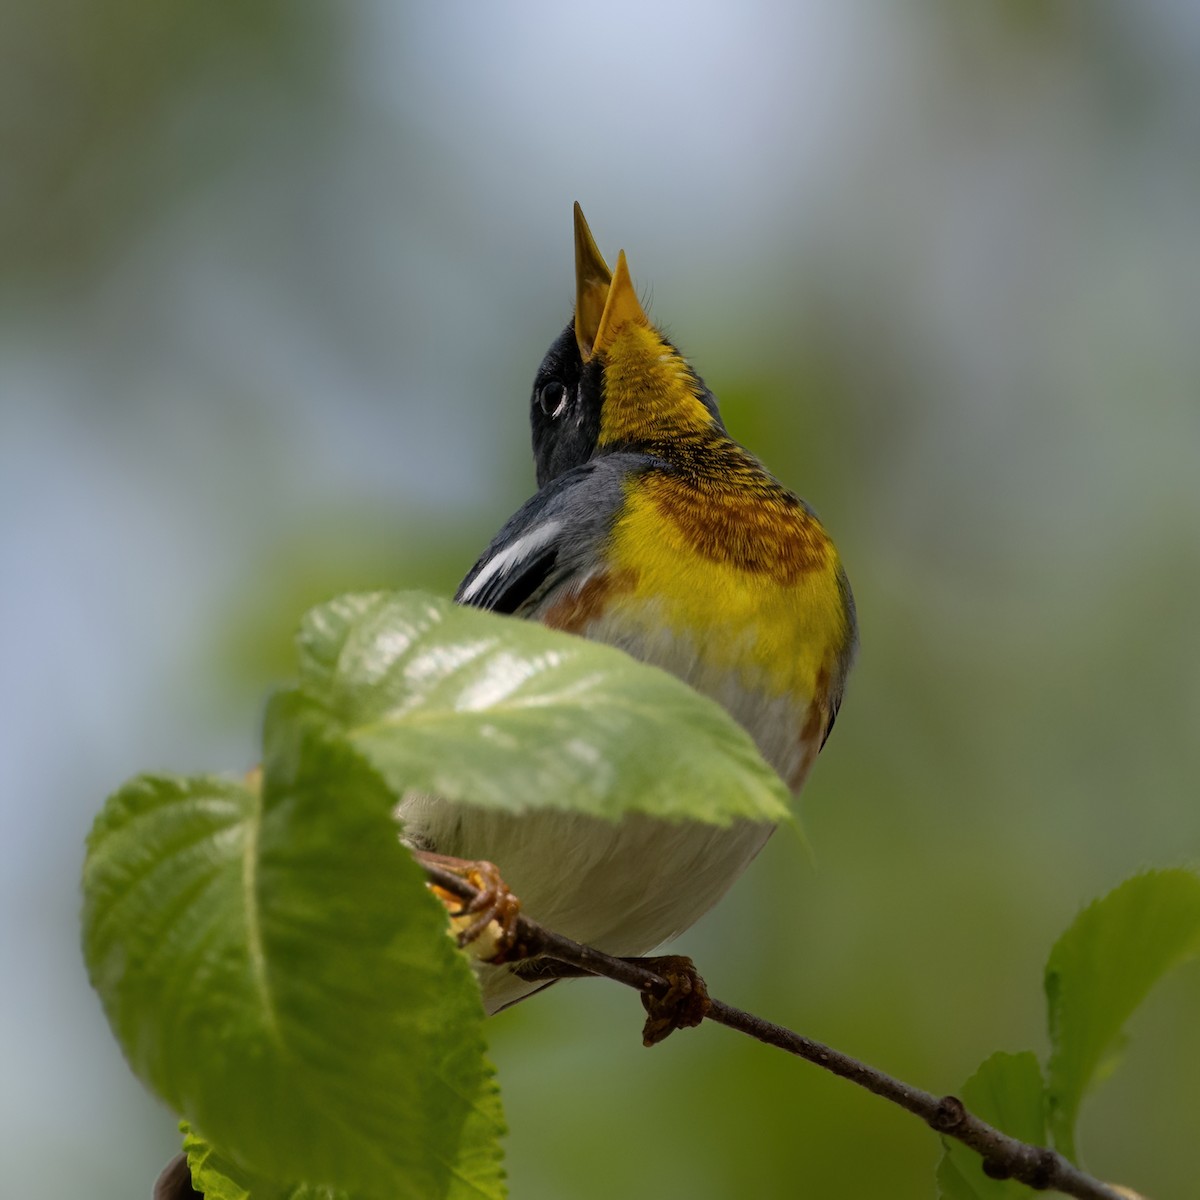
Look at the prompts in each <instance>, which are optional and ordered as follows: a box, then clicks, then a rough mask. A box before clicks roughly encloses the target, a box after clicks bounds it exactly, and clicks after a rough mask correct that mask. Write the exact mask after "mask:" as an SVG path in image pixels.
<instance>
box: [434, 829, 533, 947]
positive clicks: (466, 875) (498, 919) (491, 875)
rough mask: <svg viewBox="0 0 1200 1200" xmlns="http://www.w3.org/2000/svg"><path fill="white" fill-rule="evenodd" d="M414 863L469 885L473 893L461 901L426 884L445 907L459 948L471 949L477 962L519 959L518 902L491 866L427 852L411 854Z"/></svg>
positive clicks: (439, 888) (519, 908)
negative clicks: (477, 959)
mask: <svg viewBox="0 0 1200 1200" xmlns="http://www.w3.org/2000/svg"><path fill="white" fill-rule="evenodd" d="M414 854H415V855H416V858H417V861H418V862H422V863H426V864H427V865H429V866H435V867H440V868H441V869H442V870H443V871H449V872H451V873H452V874H454V875H457V876H458V877H459V878H460V879H463V880H465V881H466V882H467V883H469V884H470V885H471V886H472V887H473V888H474V889H475V891H476V895H475V897H474V899H472V900H470V901H465V900H463V898H462V897H461V896H457V895H455V894H454V893H453V892H450V891H448V890H447V889H446V888H442V887H438V885H437V884H436V883H432V882H431V883H430V884H429V888H430V890H431V891H432V892H433V893H434V895H435V896H437V898H438V899H439V900H441V902H442V903H443V904H444V905H445V906H446V911H447V912H448V913H449V914H450V924H451V927H452V928H453V930H454V935H455V939H456V940H457V942H458V944H459V946H462V947H467V946H470V947H471V948H472V953H474V954H475V955H476V956H477V957H478V958H480V959H482V961H484V962H489V963H497V964H498V963H503V962H508V961H510V960H511V959H512V958H520V957H522V955H521V954H519V953H514V951H515V950H516V949H517V923H518V920H519V918H520V915H521V901H520V900H519V899H517V897H516V896H514V895H513V893H512V892H511V891H510V890H509V887H508V884H506V883H505V882H504V878H503V876H501V874H500V870H499V868H498V867H497V866H496V865H495V863H490V862H486V861H484V860H478V861H472V860H470V859H465V858H451V857H450V856H448V855H445V854H433V853H432V852H430V851H428V850H416V851H414Z"/></svg>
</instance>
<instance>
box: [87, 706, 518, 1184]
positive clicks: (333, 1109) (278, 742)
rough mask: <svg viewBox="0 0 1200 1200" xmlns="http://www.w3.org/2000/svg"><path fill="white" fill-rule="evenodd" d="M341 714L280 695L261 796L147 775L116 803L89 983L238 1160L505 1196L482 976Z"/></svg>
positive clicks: (341, 1178) (188, 1109)
mask: <svg viewBox="0 0 1200 1200" xmlns="http://www.w3.org/2000/svg"><path fill="white" fill-rule="evenodd" d="M326 725H327V720H326V719H325V718H323V717H319V716H318V715H316V714H314V713H313V712H312V711H311V709H310V708H309V707H307V706H305V705H304V704H300V703H297V702H296V701H295V700H294V698H290V697H283V698H280V699H278V700H277V701H276V702H275V703H273V704H272V706H271V708H270V710H269V712H268V716H267V730H266V742H267V751H266V760H265V768H264V776H263V787H262V791H261V795H260V794H259V792H258V791H257V790H255V789H254V788H253V787H250V786H246V785H245V784H242V783H238V782H233V781H230V780H226V779H218V778H212V777H208V778H201V779H191V780H189V779H176V778H170V777H162V776H157V777H154V776H148V777H143V778H141V779H137V780H134V781H133V782H132V783H130V784H128V785H126V786H125V787H124V788H122V789H121V790H120V791H119V792H117V793H116V794H115V795H114V796H113V797H111V798H110V800H109V801H108V803H107V804H106V806H105V808H104V810H103V812H102V813H101V815H100V817H99V818H98V820H97V822H96V825H95V827H94V829H93V831H92V834H91V837H90V839H89V847H88V857H87V862H86V864H85V869H84V893H85V908H84V951H85V957H86V960H87V964H88V970H89V973H90V976H91V979H92V983H93V985H94V986H95V987H96V989H97V991H98V992H99V993H100V996H101V999H102V1001H103V1003H104V1007H105V1011H106V1013H107V1015H108V1019H109V1022H110V1024H111V1025H112V1028H113V1030H114V1032H115V1033H116V1035H117V1038H118V1040H119V1042H120V1043H121V1046H122V1047H123V1049H124V1051H125V1054H126V1056H127V1058H128V1059H129V1062H130V1064H131V1065H132V1067H133V1069H134V1071H135V1072H136V1073H137V1074H138V1076H139V1077H140V1078H141V1079H142V1080H143V1081H144V1082H146V1083H147V1084H148V1085H149V1086H150V1087H151V1088H152V1089H153V1090H154V1091H156V1092H157V1093H158V1094H159V1095H160V1096H161V1097H162V1098H163V1099H164V1100H166V1102H167V1103H168V1104H170V1105H171V1106H172V1107H173V1108H174V1109H175V1110H176V1111H177V1112H179V1113H181V1114H183V1115H184V1116H186V1117H187V1118H188V1120H189V1121H190V1122H191V1123H192V1124H193V1125H194V1127H195V1128H196V1129H197V1130H198V1131H200V1132H201V1133H202V1134H203V1136H204V1137H205V1138H206V1139H208V1140H210V1141H211V1142H212V1144H213V1145H214V1146H217V1147H219V1148H220V1150H221V1152H222V1155H223V1156H224V1157H226V1158H228V1159H229V1160H230V1161H231V1162H232V1163H236V1164H237V1165H238V1167H239V1168H240V1169H242V1170H245V1171H248V1172H250V1173H251V1174H253V1175H257V1176H261V1177H264V1178H266V1179H271V1180H280V1181H297V1182H298V1183H308V1184H312V1185H322V1186H325V1187H329V1188H341V1189H344V1190H347V1191H349V1192H351V1193H353V1194H355V1195H359V1194H361V1195H363V1196H372V1197H374V1196H386V1197H389V1198H392V1197H394V1198H397V1200H404V1198H408V1197H412V1198H413V1200H416V1198H418V1197H420V1198H421V1200H428V1198H429V1197H474V1198H476V1200H478V1198H479V1197H498V1196H500V1195H502V1194H503V1186H502V1182H501V1180H502V1170H501V1166H500V1157H499V1149H498V1135H499V1134H500V1132H501V1131H502V1124H503V1122H502V1117H501V1113H500V1107H499V1100H498V1096H497V1093H496V1091H495V1088H494V1085H493V1083H492V1080H491V1074H490V1068H489V1067H488V1066H487V1063H486V1061H485V1059H484V1056H483V1037H482V1029H481V1025H482V1020H483V1013H482V1008H481V1005H480V1000H479V991H478V988H477V986H476V984H475V982H474V979H473V978H472V975H471V972H470V968H469V967H468V966H467V964H466V962H465V960H464V959H463V957H462V955H460V954H459V953H458V952H457V951H456V950H455V949H454V947H453V945H452V943H451V941H450V939H449V938H448V937H447V936H446V917H445V911H444V909H443V908H442V907H441V905H440V904H438V902H437V901H436V900H435V899H434V898H433V897H432V896H431V895H430V894H429V892H428V890H427V889H426V888H425V887H424V885H423V876H422V874H421V871H420V869H419V868H418V867H417V865H416V864H415V863H414V861H413V860H412V857H411V856H410V854H409V853H408V852H407V850H405V849H404V848H403V847H402V846H401V845H400V844H399V842H398V839H397V836H396V828H395V824H394V822H393V819H392V817H391V809H392V806H393V804H394V797H393V796H392V794H391V793H390V792H389V790H388V789H387V788H386V787H385V786H384V785H383V783H382V782H381V781H380V779H379V778H378V776H377V775H376V773H375V772H374V771H373V770H372V769H370V767H369V766H368V765H367V764H365V763H364V762H363V761H362V760H361V759H360V758H359V757H358V756H357V755H355V754H354V753H353V752H352V751H351V750H350V749H348V748H347V747H346V746H345V744H344V743H343V742H342V740H341V739H340V738H336V737H334V738H331V737H329V736H327V732H328V731H327V729H326V728H325V726H326ZM284 1194H287V1193H286V1192H285V1193H284ZM256 1200H257V1197H256Z"/></svg>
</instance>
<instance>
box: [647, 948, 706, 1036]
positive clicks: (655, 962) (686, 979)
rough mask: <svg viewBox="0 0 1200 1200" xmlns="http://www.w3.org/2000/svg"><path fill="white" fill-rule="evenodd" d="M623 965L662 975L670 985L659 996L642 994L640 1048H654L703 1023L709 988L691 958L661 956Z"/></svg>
mask: <svg viewBox="0 0 1200 1200" xmlns="http://www.w3.org/2000/svg"><path fill="white" fill-rule="evenodd" d="M626 961H627V962H631V963H636V964H637V965H638V966H640V967H645V968H646V969H647V970H648V971H653V972H654V973H655V974H656V975H661V976H662V977H663V978H664V979H665V980H666V981H667V983H668V984H669V987H668V988H667V990H666V991H665V992H663V993H662V994H661V995H655V994H654V993H652V992H643V993H642V1007H643V1008H644V1009H645V1010H646V1024H645V1025H644V1026H643V1027H642V1045H643V1046H657V1045H658V1043H659V1042H661V1041H663V1040H664V1039H665V1038H667V1037H668V1036H669V1035H670V1034H672V1033H674V1032H675V1030H676V1029H690V1028H691V1027H692V1026H693V1025H699V1024H700V1022H701V1021H703V1020H704V1018H705V1016H706V1015H707V1013H708V1010H709V1008H710V1006H711V1001H710V1000H709V998H708V987H707V985H706V984H705V982H704V980H703V978H702V977H701V975H700V972H699V971H697V970H696V964H695V963H694V962H692V960H691V959H690V958H688V957H687V956H686V955H683V954H664V955H660V956H659V957H658V958H630V959H627V960H626Z"/></svg>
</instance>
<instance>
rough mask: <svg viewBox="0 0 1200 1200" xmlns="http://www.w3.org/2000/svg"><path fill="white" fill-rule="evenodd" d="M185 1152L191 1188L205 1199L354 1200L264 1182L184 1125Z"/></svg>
mask: <svg viewBox="0 0 1200 1200" xmlns="http://www.w3.org/2000/svg"><path fill="white" fill-rule="evenodd" d="M183 1149H184V1153H185V1154H186V1155H187V1162H188V1169H189V1170H190V1171H191V1174H192V1186H193V1187H194V1188H195V1189H196V1190H197V1191H198V1192H203V1193H204V1200H354V1197H352V1196H351V1195H350V1193H349V1192H343V1191H338V1190H336V1189H334V1188H327V1187H314V1186H310V1185H309V1184H304V1183H300V1184H280V1183H276V1182H274V1181H272V1180H268V1179H264V1178H263V1177H262V1176H260V1175H256V1174H254V1173H253V1172H252V1171H248V1170H246V1168H245V1167H242V1166H240V1165H239V1164H238V1163H235V1162H233V1161H231V1160H230V1159H228V1158H226V1157H224V1156H223V1155H222V1154H221V1153H220V1152H219V1151H217V1150H215V1149H214V1148H213V1147H212V1146H211V1145H210V1144H209V1143H208V1142H206V1141H205V1140H204V1139H203V1138H202V1137H200V1136H199V1135H198V1134H197V1133H196V1132H195V1131H194V1130H193V1129H191V1128H190V1126H188V1124H187V1122H184V1139H183Z"/></svg>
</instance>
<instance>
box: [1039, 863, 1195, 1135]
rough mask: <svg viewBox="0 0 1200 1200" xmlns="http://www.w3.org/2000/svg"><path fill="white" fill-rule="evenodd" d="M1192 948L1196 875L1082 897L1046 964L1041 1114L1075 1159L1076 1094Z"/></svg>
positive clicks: (1166, 874)
mask: <svg viewBox="0 0 1200 1200" xmlns="http://www.w3.org/2000/svg"><path fill="white" fill-rule="evenodd" d="M1197 951H1200V876H1197V875H1196V873H1195V872H1193V871H1189V870H1184V869H1172V870H1162V871H1147V872H1146V873H1145V874H1143V875H1136V876H1134V877H1133V878H1132V879H1127V880H1126V881H1125V882H1124V883H1123V884H1121V885H1120V886H1119V887H1117V888H1116V889H1114V890H1113V891H1111V892H1109V894H1108V895H1107V896H1104V897H1103V898H1102V899H1100V900H1097V901H1095V903H1093V904H1091V905H1089V906H1088V907H1087V908H1085V909H1084V910H1083V912H1081V913H1080V914H1079V916H1078V917H1076V919H1075V921H1074V923H1073V924H1072V925H1071V927H1070V928H1069V929H1068V930H1067V931H1066V933H1064V934H1063V935H1062V937H1061V938H1059V940H1058V942H1057V943H1056V944H1055V946H1054V949H1053V950H1051V952H1050V958H1049V961H1048V962H1047V964H1046V998H1047V1001H1048V1006H1049V1019H1050V1040H1051V1044H1052V1050H1051V1054H1050V1062H1049V1067H1048V1076H1049V1084H1048V1091H1049V1119H1050V1129H1051V1132H1052V1133H1053V1134H1054V1141H1055V1145H1056V1146H1057V1148H1058V1149H1059V1150H1060V1151H1061V1152H1062V1153H1063V1154H1065V1155H1067V1157H1069V1158H1071V1159H1074V1158H1075V1121H1076V1118H1077V1116H1078V1113H1079V1105H1080V1102H1081V1100H1082V1098H1083V1095H1084V1093H1085V1092H1086V1091H1087V1089H1088V1088H1089V1087H1090V1086H1091V1085H1092V1083H1093V1082H1095V1081H1097V1080H1098V1079H1101V1078H1103V1077H1104V1076H1105V1075H1106V1074H1107V1073H1108V1072H1109V1071H1110V1070H1111V1069H1112V1067H1113V1066H1114V1065H1115V1060H1116V1056H1117V1053H1118V1052H1119V1050H1120V1043H1121V1037H1122V1035H1121V1030H1122V1027H1123V1026H1124V1024H1125V1022H1126V1021H1127V1020H1128V1019H1129V1016H1130V1015H1131V1014H1132V1013H1133V1011H1134V1009H1136V1008H1137V1006H1138V1005H1139V1004H1140V1003H1141V1001H1142V1000H1143V999H1144V997H1145V996H1146V993H1147V992H1148V991H1149V990H1150V988H1151V987H1152V986H1153V984H1154V983H1155V982H1156V981H1157V980H1158V979H1159V978H1160V977H1161V976H1162V975H1163V974H1165V973H1166V972H1167V971H1168V970H1170V968H1171V967H1173V966H1175V965H1176V964H1177V963H1179V962H1181V961H1182V960H1184V959H1185V958H1187V957H1189V956H1190V955H1193V954H1195V953H1197Z"/></svg>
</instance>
